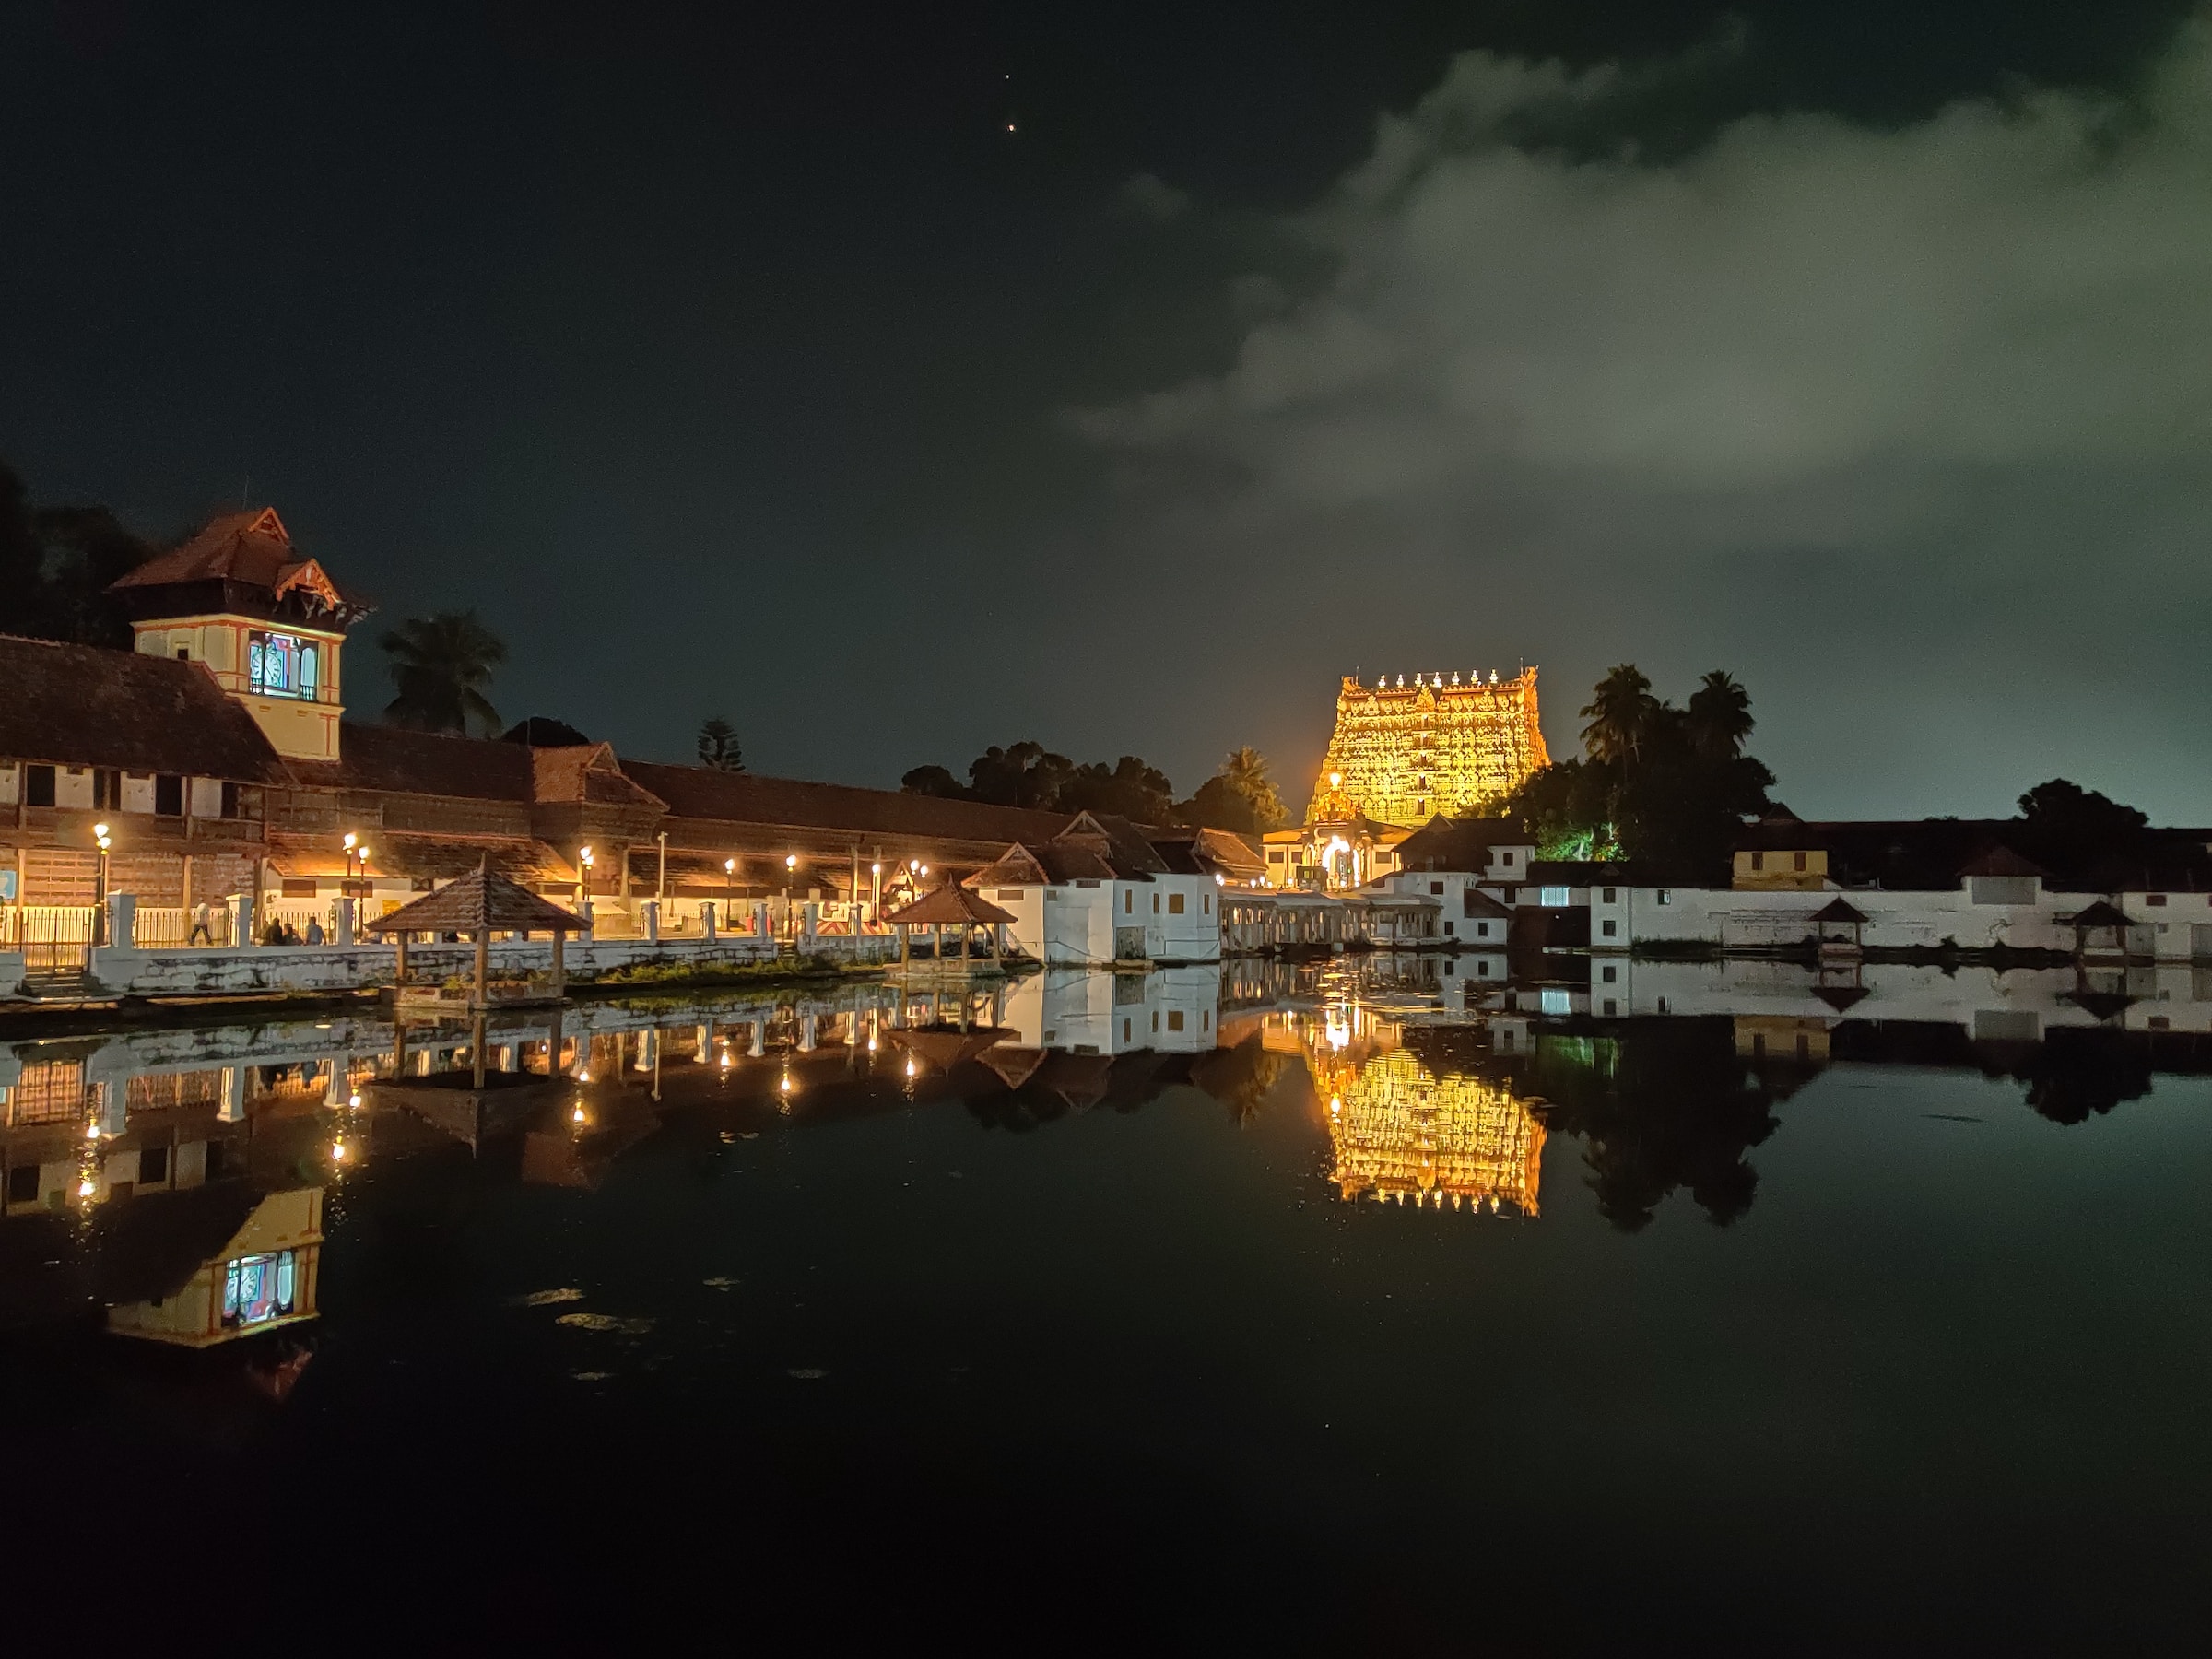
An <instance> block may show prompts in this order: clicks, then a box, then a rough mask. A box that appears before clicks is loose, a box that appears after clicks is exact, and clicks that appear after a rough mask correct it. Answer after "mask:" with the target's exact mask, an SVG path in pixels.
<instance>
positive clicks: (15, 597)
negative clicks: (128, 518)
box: [0, 462, 154, 648]
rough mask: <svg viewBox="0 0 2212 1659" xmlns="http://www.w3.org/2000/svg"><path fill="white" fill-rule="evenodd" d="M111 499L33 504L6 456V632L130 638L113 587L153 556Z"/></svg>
mask: <svg viewBox="0 0 2212 1659" xmlns="http://www.w3.org/2000/svg"><path fill="white" fill-rule="evenodd" d="M153 552H154V548H153V546H152V544H151V543H149V542H147V540H146V539H145V538H144V537H143V536H140V535H137V534H136V533H135V532H133V531H131V530H128V529H125V528H124V525H123V524H122V522H121V521H120V520H118V519H117V518H116V516H115V515H114V514H113V513H112V512H109V511H108V510H107V509H106V508H105V507H34V506H32V504H31V500H30V492H29V489H28V488H26V486H25V485H24V482H23V479H22V478H21V477H19V476H18V474H17V473H16V472H15V470H14V469H13V468H12V467H10V466H8V465H6V463H5V462H0V633H12V634H22V635H26V636H28V637H29V638H31V639H38V640H66V641H70V642H71V643H73V644H78V645H112V646H115V647H118V648H123V647H127V646H128V645H129V644H130V643H131V625H130V620H129V618H127V617H126V616H125V615H124V610H123V607H122V606H119V605H118V604H116V603H115V601H114V599H113V598H112V597H111V596H110V594H109V593H108V589H109V588H110V587H111V586H112V585H113V584H114V582H116V580H117V579H118V578H120V577H122V576H124V574H126V573H127V572H129V571H132V570H135V568H136V567H137V566H139V565H141V564H143V563H145V562H146V560H147V559H149V558H151V557H152V556H153Z"/></svg>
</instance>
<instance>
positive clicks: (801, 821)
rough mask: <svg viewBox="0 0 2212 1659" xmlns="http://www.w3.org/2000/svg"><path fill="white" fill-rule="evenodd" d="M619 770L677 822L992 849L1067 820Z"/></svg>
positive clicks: (893, 795)
mask: <svg viewBox="0 0 2212 1659" xmlns="http://www.w3.org/2000/svg"><path fill="white" fill-rule="evenodd" d="M622 771H624V772H625V773H626V774H627V775H628V776H629V778H630V780H631V781H632V782H636V783H639V784H641V785H642V786H643V787H645V788H646V789H649V790H651V791H652V792H653V794H655V795H658V796H659V797H660V798H661V799H662V800H664V801H665V802H667V803H668V810H669V812H670V813H671V814H672V815H674V816H675V817H677V818H715V819H720V820H722V821H724V822H726V823H742V824H774V825H778V826H788V827H790V828H793V829H800V830H843V831H847V832H850V833H852V834H855V835H863V836H869V835H874V836H882V837H884V838H886V839H890V838H894V837H898V836H920V837H926V838H930V839H933V840H938V841H984V842H989V843H993V844H995V845H998V846H1005V845H1006V843H1007V842H1009V841H1043V840H1046V839H1048V838H1050V837H1051V836H1053V834H1055V833H1057V832H1058V830H1060V828H1061V827H1062V826H1063V825H1064V824H1065V823H1066V822H1067V815H1066V814H1065V813H1060V812H1031V811H1028V810H1026V809H1024V808H1021V807H1018V806H990V805H988V804H986V803H984V802H982V801H947V800H940V799H938V798H937V797H935V796H934V795H918V794H905V793H903V792H902V791H899V790H891V789H859V788H855V787H853V786H852V785H850V784H845V783H808V782H801V781H799V780H798V779H795V778H762V777H756V776H755V775H754V774H753V773H751V772H725V771H715V770H714V769H712V767H705V766H667V765H663V764H661V763H659V762H657V761H651V760H624V761H623V762H622Z"/></svg>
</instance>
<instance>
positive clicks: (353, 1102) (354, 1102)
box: [346, 1094, 361, 1112]
mask: <svg viewBox="0 0 2212 1659" xmlns="http://www.w3.org/2000/svg"><path fill="white" fill-rule="evenodd" d="M346 1104H347V1107H349V1108H350V1109H351V1110H353V1111H355V1112H359V1110H360V1109H361V1097H360V1096H359V1095H358V1094H357V1095H348V1096H347V1097H346Z"/></svg>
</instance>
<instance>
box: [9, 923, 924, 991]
mask: <svg viewBox="0 0 2212 1659" xmlns="http://www.w3.org/2000/svg"><path fill="white" fill-rule="evenodd" d="M797 948H798V951H799V952H800V954H802V955H805V956H810V957H826V958H829V959H832V960H835V961H841V962H880V961H888V960H889V959H892V958H894V957H895V956H896V955H897V954H898V941H897V939H895V938H892V937H888V936H883V935H865V934H864V935H860V936H859V937H857V938H854V937H852V936H850V935H817V936H814V937H811V938H809V937H804V936H802V937H801V938H800V939H799V941H798V943H797ZM776 955H777V947H776V943H775V941H774V940H772V939H762V938H760V937H758V936H757V935H750V934H725V935H722V936H720V937H718V938H715V939H712V940H706V939H697V938H693V939H662V940H658V941H653V940H646V939H594V940H571V941H570V943H569V944H568V946H567V947H566V948H565V950H564V951H563V952H562V962H563V967H564V969H565V971H566V972H567V975H568V978H569V982H570V983H571V984H575V985H588V984H590V983H591V982H594V981H595V980H598V979H600V978H603V977H604V976H606V975H607V974H610V973H613V972H615V971H617V970H619V969H626V968H627V969H635V968H645V967H657V968H665V969H668V970H671V971H675V970H679V969H700V968H707V967H714V966H741V965H746V964H750V963H758V962H767V961H772V960H774V959H775V958H776ZM396 956H397V952H396V950H395V949H394V947H392V946H390V945H309V946H288V945H270V946H259V947H250V948H247V949H243V950H230V949H224V950H216V949H208V948H206V947H196V948H194V947H180V948H169V949H157V950H139V949H135V948H122V947H104V946H103V947H96V948H94V949H93V950H92V951H91V952H90V953H89V963H88V977H89V978H90V979H91V980H92V981H93V982H94V983H95V984H97V985H98V986H99V987H100V988H101V989H102V990H104V991H106V992H107V993H109V994H114V995H124V996H221V995H225V994H238V995H245V994H256V993H259V994H269V993H284V992H291V993H296V994H302V995H306V994H314V993H317V992H336V991H358V990H364V989H368V988H370V987H373V986H381V985H390V984H392V983H393V982H394V976H395V971H396ZM490 959H491V970H492V973H493V976H494V977H495V978H504V979H513V978H521V977H523V976H524V975H527V974H532V973H539V974H543V973H548V972H550V971H552V967H553V947H552V945H551V943H550V942H549V941H547V940H537V941H533V942H518V941H511V940H500V941H495V942H494V943H493V944H492V946H491V947H490ZM475 970H476V947H475V946H474V945H410V946H409V947H407V978H408V980H409V982H429V983H436V982H439V981H441V980H444V979H447V978H451V977H456V976H457V977H460V978H463V979H466V978H467V977H468V976H469V975H470V974H472V973H473V972H474V971H475ZM23 978H24V958H23V957H22V956H21V955H20V954H19V953H14V954H10V953H0V997H19V996H21V994H22V990H23Z"/></svg>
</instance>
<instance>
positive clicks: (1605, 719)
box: [1583, 663, 1660, 761]
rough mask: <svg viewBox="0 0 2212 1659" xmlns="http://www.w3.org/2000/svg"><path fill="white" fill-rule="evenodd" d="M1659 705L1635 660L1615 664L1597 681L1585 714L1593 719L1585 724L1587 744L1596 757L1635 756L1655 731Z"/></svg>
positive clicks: (1585, 744) (1584, 732) (1611, 758)
mask: <svg viewBox="0 0 2212 1659" xmlns="http://www.w3.org/2000/svg"><path fill="white" fill-rule="evenodd" d="M1659 708H1660V703H1659V700H1658V699H1657V698H1655V697H1653V695H1652V682H1651V681H1650V679H1649V678H1647V677H1645V676H1644V674H1643V672H1642V670H1641V669H1640V668H1638V667H1637V666H1636V665H1635V664H1633V663H1620V664H1617V665H1615V666H1614V667H1613V669H1612V670H1611V671H1610V672H1609V673H1607V674H1606V677H1605V678H1604V679H1602V680H1599V681H1598V682H1597V688H1596V690H1595V692H1594V694H1593V696H1592V698H1591V700H1590V706H1589V707H1588V708H1586V709H1584V710H1583V719H1584V720H1587V721H1588V722H1589V723H1590V724H1588V725H1586V726H1584V727H1583V747H1584V748H1585V749H1587V750H1589V751H1590V758H1591V759H1594V760H1602V761H1628V760H1630V759H1634V758H1635V757H1636V756H1637V755H1639V754H1640V753H1641V752H1642V749H1643V745H1644V741H1645V739H1647V738H1648V737H1650V735H1652V727H1653V724H1655V723H1656V721H1657V719H1658V716H1659Z"/></svg>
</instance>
